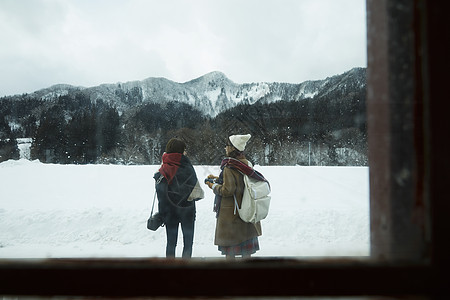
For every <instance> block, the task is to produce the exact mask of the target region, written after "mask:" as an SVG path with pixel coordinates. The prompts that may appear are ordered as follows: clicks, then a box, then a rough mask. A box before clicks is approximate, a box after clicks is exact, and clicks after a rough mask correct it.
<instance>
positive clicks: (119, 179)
mask: <svg viewBox="0 0 450 300" xmlns="http://www.w3.org/2000/svg"><path fill="white" fill-rule="evenodd" d="M158 167H159V166H156V165H155V166H116V165H83V166H80V165H54V164H43V163H40V162H39V161H28V160H25V159H21V160H18V161H14V160H10V161H6V162H3V163H0V183H1V189H0V258H47V257H164V254H165V242H166V241H165V229H164V228H160V229H158V231H156V232H153V231H149V230H148V229H147V228H146V222H147V218H148V216H149V214H150V209H151V203H152V200H153V195H154V180H153V178H152V177H153V173H154V172H156V171H157V169H158ZM255 168H256V169H257V170H259V171H261V172H262V173H263V174H264V175H265V177H266V178H267V179H268V180H269V181H270V183H271V187H272V194H271V195H272V202H271V207H270V211H269V215H268V217H267V219H265V220H263V221H262V227H263V235H262V236H261V237H260V247H261V250H260V251H258V252H257V253H256V254H255V256H297V257H316V256H367V255H369V241H370V238H369V200H368V199H369V177H368V176H369V175H368V168H367V167H303V166H290V167H288V166H285V167H278V166H277V167H274V166H270V167H269V166H267V167H261V166H256V167H255ZM195 169H196V172H197V175H198V178H199V180H200V181H203V178H205V177H206V175H208V174H210V173H212V174H216V175H218V173H219V168H218V166H195ZM202 186H203V187H204V189H205V195H206V197H205V199H202V200H200V201H198V202H197V220H196V228H195V236H194V250H193V256H194V257H220V256H221V255H220V254H219V252H218V251H217V247H216V246H214V244H213V241H214V229H215V221H216V220H215V214H214V213H213V212H212V207H213V198H214V197H213V194H212V192H211V191H210V190H209V188H208V187H207V186H205V185H202ZM181 248H182V238H181V230H180V233H179V241H178V247H177V256H180V254H181Z"/></svg>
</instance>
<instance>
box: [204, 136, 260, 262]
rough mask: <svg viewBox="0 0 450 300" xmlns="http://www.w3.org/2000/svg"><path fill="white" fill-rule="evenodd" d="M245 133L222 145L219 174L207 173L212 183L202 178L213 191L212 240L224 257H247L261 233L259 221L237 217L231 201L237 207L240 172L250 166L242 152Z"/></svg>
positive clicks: (240, 191) (240, 193)
mask: <svg viewBox="0 0 450 300" xmlns="http://www.w3.org/2000/svg"><path fill="white" fill-rule="evenodd" d="M250 137H251V136H250V134H247V135H232V136H230V137H229V139H228V143H227V146H226V147H225V152H226V156H227V157H226V158H225V159H224V160H223V161H222V163H221V169H222V172H221V173H220V175H219V177H217V176H214V175H209V176H208V178H210V179H214V180H215V183H212V182H206V184H207V185H208V186H209V187H210V188H211V189H212V190H213V192H214V194H215V195H216V198H215V203H214V211H215V212H216V214H217V221H216V233H215V240H214V244H215V245H217V246H218V249H219V251H221V252H222V254H223V255H225V256H226V257H227V258H228V259H234V258H235V256H236V255H241V256H242V257H244V258H246V257H250V256H251V255H252V254H254V253H255V252H256V251H257V250H259V242H258V236H260V235H261V234H262V230H261V223H260V222H257V223H255V224H253V223H246V222H244V221H242V220H241V218H240V217H239V213H238V212H237V210H236V208H235V205H236V204H237V205H239V207H241V203H242V196H243V193H244V176H243V175H242V172H244V173H245V170H252V169H251V167H249V162H248V160H247V159H246V158H245V155H244V153H243V151H244V149H245V145H246V143H247V141H248V140H249V139H250Z"/></svg>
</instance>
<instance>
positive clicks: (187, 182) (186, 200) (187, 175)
mask: <svg viewBox="0 0 450 300" xmlns="http://www.w3.org/2000/svg"><path fill="white" fill-rule="evenodd" d="M161 176H162V177H161ZM160 178H161V179H160ZM154 179H155V181H156V183H157V184H156V194H157V196H158V210H159V213H160V214H161V216H162V217H163V220H164V222H165V223H167V221H168V219H172V218H176V219H178V217H179V216H180V215H182V214H183V215H185V214H186V213H188V214H189V215H192V217H194V216H195V200H199V199H202V198H203V197H204V193H203V190H202V189H201V188H200V185H199V183H198V180H197V175H196V174H195V170H194V167H193V166H192V164H191V162H190V161H189V159H188V158H187V157H186V156H184V155H181V154H178V153H176V154H173V155H171V154H168V155H166V154H164V155H163V165H162V166H161V168H160V170H159V171H158V172H156V173H155V175H154ZM158 179H160V182H159V183H158Z"/></svg>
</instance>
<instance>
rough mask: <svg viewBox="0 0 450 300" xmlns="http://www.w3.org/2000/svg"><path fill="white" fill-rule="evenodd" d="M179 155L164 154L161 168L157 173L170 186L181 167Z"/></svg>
mask: <svg viewBox="0 0 450 300" xmlns="http://www.w3.org/2000/svg"><path fill="white" fill-rule="evenodd" d="M182 155H183V154H181V153H164V154H163V156H162V162H163V163H162V166H161V168H160V169H159V172H160V173H161V174H162V175H163V176H164V177H165V178H166V179H167V182H168V183H169V185H170V184H172V180H173V177H174V176H175V174H176V173H177V171H178V168H179V167H180V165H181V156H182Z"/></svg>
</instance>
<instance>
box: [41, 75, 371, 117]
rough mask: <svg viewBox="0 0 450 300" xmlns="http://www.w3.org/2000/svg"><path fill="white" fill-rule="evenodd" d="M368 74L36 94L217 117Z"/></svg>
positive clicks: (337, 87) (361, 80) (353, 83)
mask: <svg viewBox="0 0 450 300" xmlns="http://www.w3.org/2000/svg"><path fill="white" fill-rule="evenodd" d="M365 72H366V69H365V68H354V69H351V70H350V71H347V72H345V73H343V74H340V75H336V76H332V77H328V78H326V79H323V80H315V81H305V82H302V83H299V84H292V83H279V82H273V83H267V82H257V83H244V84H237V83H234V82H233V81H232V80H230V79H229V78H227V76H226V75H225V74H223V73H221V72H218V71H214V72H211V73H208V74H206V75H204V76H201V77H199V78H196V79H193V80H191V81H188V82H185V83H177V82H174V81H171V80H168V79H166V78H155V77H150V78H147V79H144V80H141V81H130V82H125V83H116V84H102V85H99V86H94V87H89V88H84V87H75V86H71V85H55V86H52V87H49V88H46V89H42V90H39V91H36V92H35V93H34V94H33V95H34V96H37V97H38V98H40V99H45V100H52V99H54V98H56V97H58V96H62V95H70V94H75V93H80V92H81V93H83V94H85V95H86V96H88V97H89V99H91V101H97V100H99V99H102V100H103V101H105V102H108V103H110V104H113V105H114V106H115V107H117V108H118V109H119V110H121V111H124V110H127V109H128V108H130V107H132V106H135V105H137V104H140V103H144V102H154V103H164V102H169V101H179V102H184V103H188V104H190V105H192V106H194V107H195V108H196V109H198V110H200V111H201V112H203V113H204V114H206V115H209V116H212V117H214V116H216V115H217V114H218V113H220V112H222V111H224V110H226V109H229V108H232V107H234V106H236V105H237V104H240V103H244V104H253V103H255V102H257V101H261V102H263V103H271V102H275V101H279V100H287V101H297V100H302V99H306V98H313V97H315V96H322V95H327V94H329V93H336V92H338V93H346V92H348V91H349V90H350V89H355V88H361V87H364V86H365V84H366V80H365V78H366V77H365Z"/></svg>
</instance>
